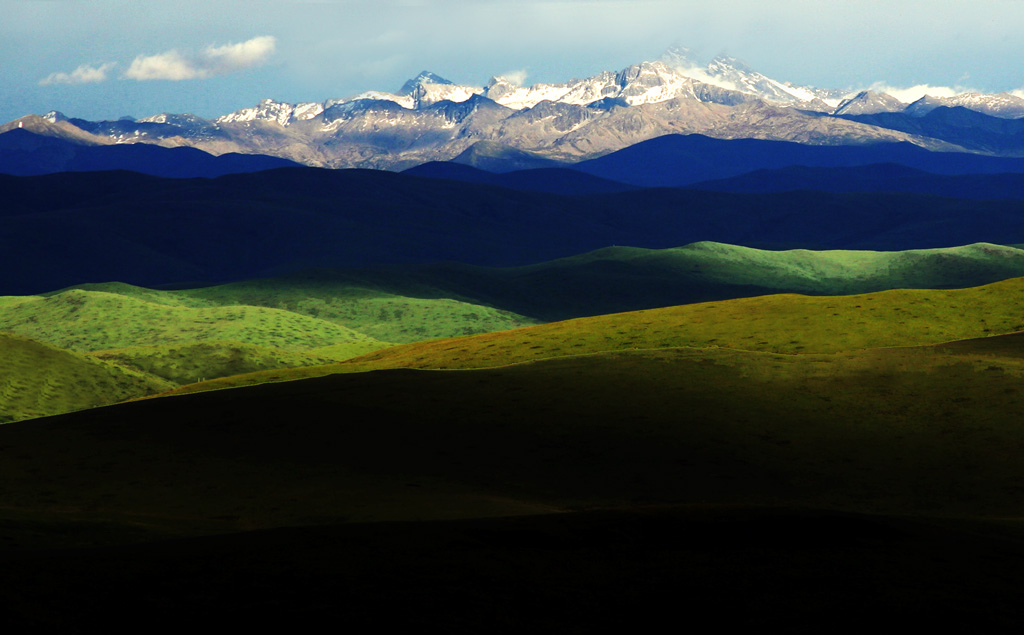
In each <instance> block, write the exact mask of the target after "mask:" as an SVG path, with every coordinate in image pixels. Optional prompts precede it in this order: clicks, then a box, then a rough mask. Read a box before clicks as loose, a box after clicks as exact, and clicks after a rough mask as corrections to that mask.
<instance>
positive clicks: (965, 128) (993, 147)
mask: <svg viewBox="0 0 1024 635" xmlns="http://www.w3.org/2000/svg"><path fill="white" fill-rule="evenodd" d="M843 118H844V119H850V120H853V121H859V122H861V123H866V124H871V125H873V126H878V127H880V128H888V129H890V130H899V131H900V132H906V133H908V134H914V135H920V136H923V137H930V138H932V139H939V140H942V141H947V142H949V143H953V144H956V145H958V146H961V147H963V148H965V149H967V150H972V151H975V152H991V153H997V154H1010V155H1018V156H1019V155H1021V154H1024V120H1021V119H1004V118H1002V117H993V116H991V115H986V114H985V113H981V112H978V111H976V110H970V109H969V108H964V107H962V106H955V107H949V106H939V107H938V108H936V109H934V110H932V111H930V112H929V113H927V114H926V115H924V116H922V117H918V116H915V115H913V114H911V113H906V112H881V113H877V114H874V115H843Z"/></svg>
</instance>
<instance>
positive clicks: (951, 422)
mask: <svg viewBox="0 0 1024 635" xmlns="http://www.w3.org/2000/svg"><path fill="white" fill-rule="evenodd" d="M1019 340H1020V338H1019V337H1017V338H1015V339H1004V341H1003V344H1004V345H1003V346H1002V347H999V348H997V349H996V350H993V349H992V348H991V347H988V348H986V349H985V350H981V351H977V350H972V349H971V348H970V347H967V348H966V350H954V351H950V352H943V351H942V350H941V349H937V348H927V349H925V348H922V349H884V350H875V351H866V352H863V353H856V354H844V355H838V356H816V355H807V356H783V355H768V354H763V353H743V352H740V351H729V350H725V349H720V350H717V351H716V350H710V349H709V350H693V349H690V350H686V349H675V350H661V351H637V352H624V353H619V354H611V355H598V356H590V357H579V358H565V359H560V360H549V361H546V362H540V363H534V364H527V365H520V366H513V367H508V368H502V369H490V370H478V371H459V372H437V371H432V372H431V371H408V370H404V371H403V370H398V371H383V372H375V373H365V374H359V375H335V376H330V377H324V378H320V379H314V380H305V381H297V382H289V383H283V384H269V385H263V386H258V387H253V388H246V389H236V390H225V391H217V392H210V393H203V394H198V395H187V396H181V397H172V398H164V399H157V400H150V401H145V402H137V403H131V404H124V405H120V406H115V407H111V408H103V409H96V410H91V411H87V412H82V413H77V414H75V415H70V416H63V417H58V418H50V419H40V420H35V421H31V422H22V423H15V424H9V425H6V426H3V427H0V448H2V452H3V455H4V461H3V462H2V463H0V475H2V478H0V484H2V485H0V487H2V489H0V494H2V496H3V500H4V501H5V504H4V509H3V510H2V511H0V517H2V518H3V522H2V524H0V539H3V540H4V543H3V544H4V545H5V547H4V548H0V562H2V564H3V567H2V570H3V574H2V575H0V588H2V590H3V597H4V600H3V601H4V603H5V604H7V605H6V606H5V610H6V612H5V615H6V616H7V618H6V619H7V620H8V622H9V623H15V624H24V623H29V624H35V625H45V624H51V625H67V624H71V623H76V624H77V623H81V622H82V621H83V620H84V621H92V620H97V619H100V618H103V619H106V620H110V619H115V620H116V619H118V618H119V617H128V616H130V617H132V618H136V616H141V615H143V614H145V613H148V612H149V611H151V610H157V609H158V608H159V607H161V606H174V607H175V610H174V611H171V612H169V613H168V617H167V620H168V621H169V622H173V623H177V622H178V620H179V619H184V616H185V615H187V616H188V620H194V619H196V618H197V616H199V617H202V618H203V619H204V620H207V619H208V620H213V621H214V623H216V624H234V625H251V624H255V623H257V622H258V623H260V624H263V625H266V624H268V623H272V624H282V623H284V622H286V621H290V620H295V619H299V617H298V616H297V613H298V615H299V616H301V615H306V614H310V613H315V614H319V613H323V612H324V611H328V610H330V611H343V612H344V614H345V616H346V618H345V619H346V622H347V623H352V624H356V625H368V624H370V623H373V624H380V623H390V622H394V623H400V624H407V625H408V624H422V623H423V622H424V621H426V622H427V623H432V622H434V621H436V620H442V621H446V623H447V622H450V624H451V625H452V628H453V629H455V630H462V629H473V628H482V627H487V628H489V629H492V630H499V631H500V630H510V629H513V628H517V627H518V628H521V627H525V626H537V625H539V628H541V629H542V630H543V629H544V628H546V627H547V626H549V625H555V626H558V627H573V626H575V627H578V628H583V629H586V628H596V627H597V626H599V625H605V626H606V625H607V624H609V623H612V624H626V623H630V624H638V623H639V624H646V623H647V622H648V620H654V619H656V618H663V617H665V616H667V615H669V614H678V611H679V607H680V604H679V603H680V601H681V600H680V597H685V598H686V601H687V602H690V601H693V602H697V603H698V605H697V606H694V607H692V612H693V613H694V615H698V614H701V612H702V611H711V612H712V613H714V614H715V615H718V616H719V617H718V621H719V622H720V623H730V624H731V623H737V624H755V623H756V624H761V625H763V624H779V625H780V626H781V625H786V627H787V628H790V629H793V628H797V629H810V628H816V627H818V626H819V625H820V621H821V620H823V619H827V618H829V617H830V616H831V615H832V614H833V612H834V611H844V610H849V611H850V612H851V617H849V619H847V620H844V623H847V624H851V623H853V624H864V625H866V624H867V623H869V622H876V621H878V620H885V621H886V623H896V624H901V625H902V624H910V623H911V622H913V623H915V624H920V623H924V624H936V623H938V622H940V621H941V622H943V623H947V624H949V623H951V624H958V625H967V624H973V625H982V626H1005V625H1008V624H1010V623H1012V622H1013V621H1014V620H1015V619H1016V618H1017V615H1018V613H1017V611H1018V606H1019V605H1018V602H1017V594H1018V593H1019V592H1020V591H1021V590H1022V588H1021V583H1020V580H1021V579H1022V578H1021V577H1020V573H1022V572H1024V541H1022V538H1024V536H1022V534H1021V530H1020V527H1019V524H1017V523H1015V522H1009V521H1005V520H997V519H995V518H996V517H998V518H1007V517H1017V516H1019V514H1020V502H1019V491H1020V488H1021V487H1024V469H1022V468H1021V465H1020V461H1019V460H1017V459H1018V457H1017V455H1016V453H1015V452H1014V450H1013V449H1014V448H1017V447H1020V446H1021V445H1022V444H1024V437H1022V435H1021V431H1020V426H1019V425H1017V423H1018V413H1019V412H1020V408H1021V407H1022V406H1024V404H1022V403H1021V401H1020V399H1021V396H1020V392H1019V390H1018V386H1019V383H1020V377H1021V373H1022V372H1024V368H1022V367H1021V360H1020V357H1019V355H1016V357H1014V355H1009V356H1007V355H1004V352H1003V350H1004V349H1005V350H1009V351H1019V348H1020V346H1019ZM608 508H612V509H608ZM601 509H606V510H607V511H589V512H585V513H583V512H584V511H585V510H601ZM551 512H561V513H557V514H553V515H549V516H545V517H534V518H521V519H518V520H513V519H503V520H502V519H500V518H499V517H504V516H510V515H512V516H515V515H524V514H526V515H529V514H534V513H551ZM981 516H987V517H989V519H988V520H985V519H982V518H979V517H981ZM446 518H447V519H458V518H464V519H469V518H477V519H478V520H474V521H468V520H467V521H463V522H460V523H450V522H447V523H436V522H426V521H428V520H430V519H434V520H440V519H446ZM487 518H491V519H490V520H487ZM953 518H957V519H958V520H953ZM382 520H402V521H404V522H401V523H390V524H356V525H349V526H341V525H343V524H345V523H353V522H355V523H360V522H362V523H366V522H372V521H382ZM275 527H277V528H279V529H275V530H272V531H256V532H255V533H243V532H251V531H252V530H259V529H263V528H266V529H270V528H275ZM184 537H192V538H190V539H188V540H180V538H184ZM168 538H179V539H178V540H171V541H166V540H167V539H168ZM129 543H133V544H134V546H125V545H126V544H129ZM396 602H397V603H400V604H401V606H402V608H403V610H401V611H390V610H389V609H391V608H392V607H393V606H394V604H395V603H396ZM851 603H854V604H856V609H857V610H855V611H854V610H853V608H851ZM115 606H117V607H124V608H123V611H122V612H120V613H116V614H115V617H114V618H111V617H110V616H109V615H108V612H110V611H111V610H112V609H113V608H114V607H115ZM108 623H109V622H108ZM570 630H571V629H570Z"/></svg>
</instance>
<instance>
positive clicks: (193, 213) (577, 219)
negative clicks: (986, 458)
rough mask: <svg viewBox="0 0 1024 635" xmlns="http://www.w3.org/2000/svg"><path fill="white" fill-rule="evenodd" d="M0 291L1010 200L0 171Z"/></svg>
mask: <svg viewBox="0 0 1024 635" xmlns="http://www.w3.org/2000/svg"><path fill="white" fill-rule="evenodd" d="M0 194H2V196H3V197H4V201H5V206H4V209H3V212H2V213H0V272H2V273H0V294H18V295H21V294H30V293H40V292H46V291H51V290H54V289H58V288H62V287H66V286H71V285H74V284H80V283H85V282H107V281H111V280H119V281H122V282H128V283H131V284H136V285H143V286H154V285H170V284H177V285H184V284H189V283H193V284H194V283H215V282H226V281H232V280H242V279H251V278H257V277H271V276H275V275H280V274H283V273H288V272H294V271H299V270H302V269H309V268H315V267H335V268H336V267H342V268H350V267H364V266H368V265H379V264H412V263H428V262H436V261H456V262H463V263H467V264H477V265H497V266H511V265H525V264H532V263H537V262H542V261H546V260H552V259H555V258H561V257H566V256H571V255H575V254H580V253H584V252H587V251H592V250H595V249H600V248H603V247H608V246H612V245H629V246H634V247H648V248H668V247H678V246H680V245H686V244H689V243H693V242H697V241H702V240H710V241H716V242H723V243H728V244H735V245H745V246H751V247H767V248H773V249H779V248H791V247H803V248H809V249H883V250H898V249H913V248H929V247H952V246H956V245H963V244H968V243H973V242H990V243H1000V244H1017V243H1024V202H1019V201H967V200H959V199H948V198H939V197H934V196H925V195H911V194H823V193H806V192H805V193H799V192H798V193H786V194H771V195H746V194H724V193H714V192H696V191H681V190H673V189H653V190H641V191H634V192H624V193H618V194H615V193H611V194H600V195H588V196H557V195H550V194H542V193H536V192H524V191H514V190H508V189H504V188H496V187H492V186H486V185H476V184H468V183H456V182H451V181H443V180H434V179H420V178H415V177H410V176H405V175H401V174H393V173H385V172H373V171H360V170H346V171H328V170H317V169H312V168H294V169H283V170H271V171H267V172H261V173H259V174H248V175H246V174H239V175H230V176H224V177H220V178H217V179H188V180H178V179H158V178H155V177H147V176H144V175H134V174H126V173H118V172H112V173H89V174H59V175H49V176H40V177H29V178H17V177H0Z"/></svg>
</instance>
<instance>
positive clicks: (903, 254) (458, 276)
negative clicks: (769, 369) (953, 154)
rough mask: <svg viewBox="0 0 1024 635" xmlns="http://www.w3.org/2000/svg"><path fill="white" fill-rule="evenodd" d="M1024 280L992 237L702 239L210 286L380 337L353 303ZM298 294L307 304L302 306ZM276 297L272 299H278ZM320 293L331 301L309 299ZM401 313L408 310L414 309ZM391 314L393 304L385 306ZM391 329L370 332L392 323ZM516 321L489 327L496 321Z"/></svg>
mask: <svg viewBox="0 0 1024 635" xmlns="http://www.w3.org/2000/svg"><path fill="white" fill-rule="evenodd" d="M1022 275H1024V251H1022V250H1020V249H1017V248H1013V247H1004V246H1001V245H993V244H974V245H966V246H962V247H952V248H943V249H923V250H910V251H900V252H880V251H809V250H804V249H801V250H789V251H767V250H760V249H752V248H749V247H741V246H735V245H725V244H721V243H713V242H702V243H694V244H691V245H687V246H685V247H678V248H674V249H641V248H636V247H609V248H607V249H601V250H598V251H594V252H589V253H585V254H580V255H577V256H573V257H570V258H563V259H559V260H554V261H550V262H543V263H538V264H535V265H530V266H525V267H511V268H496V267H474V266H469V265H464V264H457V263H438V264H433V265H427V266H419V267H397V266H393V267H378V268H365V269H360V270H344V271H343V270H335V271H330V270H325V271H318V272H314V273H310V274H307V275H305V276H292V277H289V278H283V279H272V280H267V281H258V282H254V283H245V284H242V285H227V286H224V287H218V288H214V289H211V290H210V291H209V292H208V293H210V294H211V295H216V294H230V295H229V297H230V298H231V301H235V302H237V301H243V302H245V303H249V304H260V305H262V306H278V307H279V308H288V309H291V310H297V311H300V312H306V311H314V310H315V311H318V312H317V313H309V314H313V315H316V316H317V317H324V318H326V319H334V320H336V321H340V323H341V324H344V325H346V326H350V327H352V328H355V329H356V330H361V331H364V332H368V333H371V334H374V335H375V336H376V337H378V338H380V339H385V340H388V341H395V342H407V341H410V339H409V333H407V332H404V331H399V332H393V330H390V331H382V332H380V334H377V333H376V332H373V331H368V330H364V329H366V328H370V327H369V325H367V324H366V321H365V320H364V321H358V317H357V315H353V309H354V310H360V309H359V303H360V302H363V301H367V300H368V299H369V298H372V297H373V296H374V294H382V295H383V294H395V295H399V296H405V297H413V298H430V299H432V298H454V299H457V300H463V301H466V302H471V303H474V304H484V305H489V306H494V307H499V308H501V309H506V310H508V311H512V312H515V313H517V314H519V315H528V316H531V317H533V318H536V319H539V320H544V321H552V320H565V319H570V318H574V317H582V316H589V315H602V314H605V313H620V312H623V311H635V310H638V309H649V308H659V307H666V306H676V305H679V304H690V303H694V302H707V301H714V300H726V299H732V298H740V297H750V296H756V295H767V294H773V293H806V294H811V295H846V294H853V293H870V292H873V291H883V290H886V289H898V288H962V287H971V286H978V285H982V284H988V283H991V282H997V281H999V280H1005V279H1007V278H1013V277H1018V276H1022ZM293 288H294V291H291V290H290V289H293ZM216 289H220V290H222V291H217V290H216ZM371 289H372V290H373V291H372V293H371V291H370V290H371ZM196 293H197V292H189V294H192V295H195V294H196ZM296 296H298V298H296ZM302 296H305V297H306V298H309V299H310V300H313V301H309V300H306V301H303V300H302V299H301V298H302ZM274 298H280V299H278V300H276V304H275V300H274ZM331 298H338V299H331ZM320 299H323V300H324V301H325V302H326V303H327V304H328V305H329V306H324V305H323V304H321V303H320V302H318V301H316V300H320ZM420 301H422V300H417V301H415V302H420ZM410 302H413V301H410ZM412 306H413V307H415V304H413V305H412ZM402 310H404V311H405V312H407V313H408V312H409V311H410V310H411V309H410V308H403V309H402ZM477 310H479V309H477ZM393 313H395V310H391V311H389V312H388V314H393ZM362 314H363V315H364V316H366V317H368V318H370V321H371V322H372V321H373V319H374V318H375V317H376V316H377V311H376V308H375V307H373V306H372V304H366V309H363V310H362ZM445 319H446V318H445ZM480 319H481V320H483V321H484V322H483V323H484V324H486V322H487V321H488V320H491V319H493V318H490V317H489V316H486V315H481V316H480ZM471 322H472V321H471ZM430 323H438V324H443V323H444V319H439V317H431V318H428V320H427V324H430ZM390 324H391V322H390V321H389V322H384V323H380V324H374V327H375V328H389V325H390ZM396 325H398V323H396ZM522 325H525V324H523V323H519V324H515V323H514V322H511V321H505V322H503V323H497V322H495V326H496V327H501V328H510V327H512V326H522ZM490 330H500V328H492V329H490ZM435 332H436V337H446V336H451V335H462V334H467V333H464V331H460V330H459V328H458V325H456V328H452V329H448V330H447V331H445V332H442V331H440V330H438V331H435ZM477 332H482V331H477ZM413 335H416V334H413ZM419 339H426V338H419Z"/></svg>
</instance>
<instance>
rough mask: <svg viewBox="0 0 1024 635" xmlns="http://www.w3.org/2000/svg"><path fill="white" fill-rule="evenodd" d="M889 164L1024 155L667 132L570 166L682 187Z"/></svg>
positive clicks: (938, 164)
mask: <svg viewBox="0 0 1024 635" xmlns="http://www.w3.org/2000/svg"><path fill="white" fill-rule="evenodd" d="M878 163H893V164H898V165H903V166H906V167H909V168H914V169H916V170H923V171H925V172H931V173H934V174H1000V173H1017V174H1020V173H1024V158H1007V157H993V156H986V155H980V154H969V153H964V152H931V151H929V150H926V149H924V148H921V147H919V146H915V145H913V144H911V143H876V144H871V145H860V146H812V145H804V144H800V143H791V142H788V141H764V140H760V139H712V138H710V137H705V136H703V135H666V136H663V137H658V138H656V139H651V140H649V141H644V142H641V143H638V144H636V145H633V146H630V147H628V148H625V149H623V150H619V151H618V152H613V153H611V154H607V155H605V156H603V157H600V158H597V159H591V160H588V161H582V162H580V163H576V164H574V165H573V166H572V168H573V169H574V170H579V171H581V172H586V173H587V174H592V175H594V176H599V177H601V178H605V179H609V180H612V181H619V182H622V183H629V184H632V185H639V186H642V187H685V186H689V185H693V184H695V183H700V182H702V181H710V180H714V179H725V178H730V177H734V176H739V175H741V174H746V173H748V172H753V171H754V170H765V169H779V168H785V167H789V166H794V165H802V166H807V167H851V166H863V165H871V164H878Z"/></svg>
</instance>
